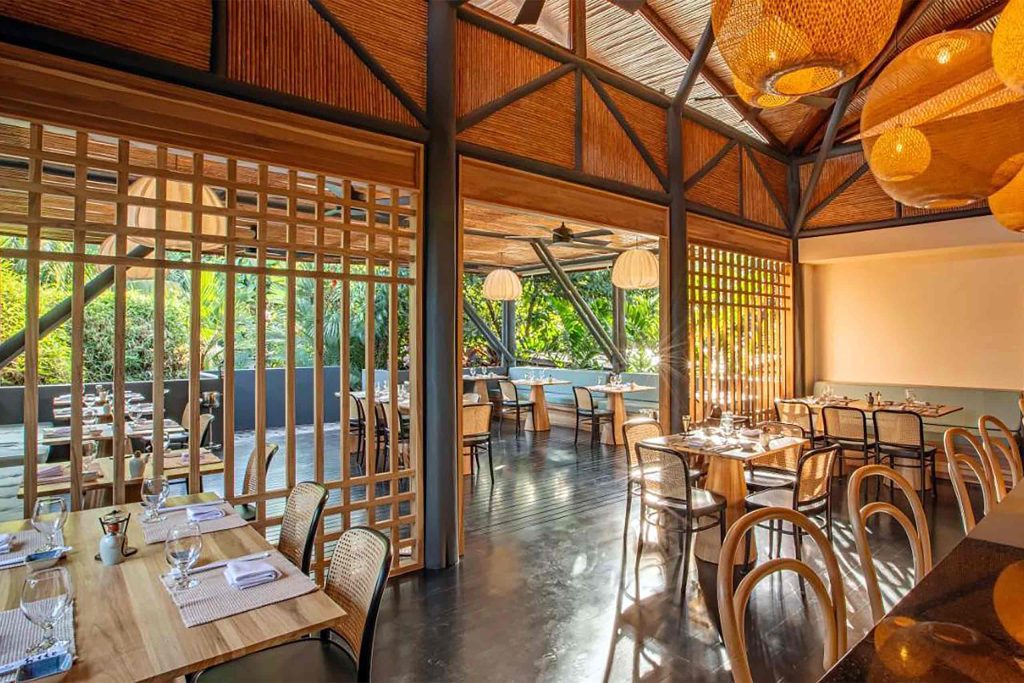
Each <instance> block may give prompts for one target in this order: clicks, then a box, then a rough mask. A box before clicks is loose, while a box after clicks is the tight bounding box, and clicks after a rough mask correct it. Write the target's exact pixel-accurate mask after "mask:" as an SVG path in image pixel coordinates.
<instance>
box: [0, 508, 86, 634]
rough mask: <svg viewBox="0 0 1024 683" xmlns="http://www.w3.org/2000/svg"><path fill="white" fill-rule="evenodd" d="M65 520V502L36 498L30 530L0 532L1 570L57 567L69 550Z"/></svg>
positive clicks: (66, 511) (66, 516) (66, 515)
mask: <svg viewBox="0 0 1024 683" xmlns="http://www.w3.org/2000/svg"><path fill="white" fill-rule="evenodd" d="M67 518H68V509H67V503H65V502H64V499H63V498H62V497H60V496H42V497H40V498H37V499H36V501H35V504H34V505H33V508H32V518H31V525H32V528H31V529H22V530H19V531H12V532H7V533H0V570H3V569H10V568H13V567H21V566H27V567H29V568H30V569H45V568H47V567H49V566H52V565H54V564H56V562H57V561H58V560H59V559H60V558H61V557H63V556H64V555H65V554H66V553H67V552H68V551H70V550H71V548H69V547H67V546H65V545H64V535H63V529H64V524H65V522H66V521H67ZM0 633H2V631H0Z"/></svg>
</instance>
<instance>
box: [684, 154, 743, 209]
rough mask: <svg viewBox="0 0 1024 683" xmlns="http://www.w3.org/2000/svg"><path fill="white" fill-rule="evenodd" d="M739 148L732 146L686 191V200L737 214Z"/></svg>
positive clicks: (738, 205) (738, 200)
mask: <svg viewBox="0 0 1024 683" xmlns="http://www.w3.org/2000/svg"><path fill="white" fill-rule="evenodd" d="M739 189H740V148H739V146H736V147H733V148H732V149H730V150H729V153H728V154H726V155H725V156H724V157H723V158H722V160H721V161H719V162H718V163H717V164H715V167H714V168H712V169H711V170H710V171H709V172H708V174H707V175H705V176H704V177H703V178H701V179H700V182H698V183H697V184H696V185H694V186H693V187H691V188H690V189H689V190H687V192H686V201H688V202H697V203H698V204H704V205H706V206H712V207H714V208H716V209H721V210H722V211H728V212H729V213H733V214H736V215H739V212H740V197H739Z"/></svg>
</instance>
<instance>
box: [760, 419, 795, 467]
mask: <svg viewBox="0 0 1024 683" xmlns="http://www.w3.org/2000/svg"><path fill="white" fill-rule="evenodd" d="M757 428H758V429H760V430H761V431H764V432H767V433H769V434H773V435H777V436H778V437H791V438H794V439H803V438H804V430H803V428H802V427H800V426H799V425H794V424H790V423H788V422H774V421H769V422H761V423H760V424H758V425H757ZM803 450H804V444H803V443H802V442H801V443H799V444H795V445H793V446H790V447H788V448H783V449H781V450H778V451H775V452H774V453H769V454H766V455H764V456H762V457H760V458H754V459H752V460H750V465H751V466H754V467H769V468H772V469H776V470H783V471H786V472H791V473H793V474H796V470H797V466H798V465H799V464H800V454H801V453H803Z"/></svg>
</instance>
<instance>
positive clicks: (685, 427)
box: [683, 415, 691, 434]
mask: <svg viewBox="0 0 1024 683" xmlns="http://www.w3.org/2000/svg"><path fill="white" fill-rule="evenodd" d="M690 424H691V422H690V416H689V415H683V434H689V433H690Z"/></svg>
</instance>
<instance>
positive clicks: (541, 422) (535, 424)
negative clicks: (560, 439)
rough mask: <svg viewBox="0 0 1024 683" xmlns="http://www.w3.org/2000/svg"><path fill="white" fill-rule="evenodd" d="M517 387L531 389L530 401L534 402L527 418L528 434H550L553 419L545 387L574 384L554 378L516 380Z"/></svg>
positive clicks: (524, 427) (513, 382)
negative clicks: (549, 413) (549, 410)
mask: <svg viewBox="0 0 1024 683" xmlns="http://www.w3.org/2000/svg"><path fill="white" fill-rule="evenodd" d="M512 384H515V385H516V386H517V387H530V400H531V401H533V410H531V411H530V412H529V414H527V416H526V424H525V425H523V429H525V430H526V431H528V432H549V431H551V417H550V416H549V415H548V401H547V398H546V396H545V393H544V387H554V386H558V385H564V384H572V382H570V381H569V380H567V379H554V378H553V377H547V378H541V379H516V380H513V381H512Z"/></svg>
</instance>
